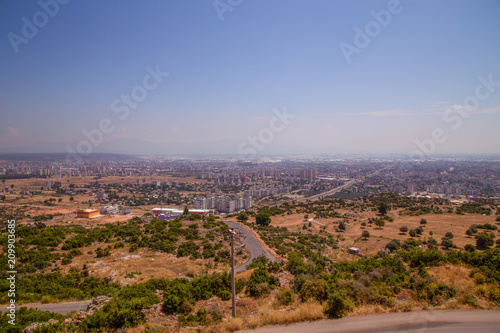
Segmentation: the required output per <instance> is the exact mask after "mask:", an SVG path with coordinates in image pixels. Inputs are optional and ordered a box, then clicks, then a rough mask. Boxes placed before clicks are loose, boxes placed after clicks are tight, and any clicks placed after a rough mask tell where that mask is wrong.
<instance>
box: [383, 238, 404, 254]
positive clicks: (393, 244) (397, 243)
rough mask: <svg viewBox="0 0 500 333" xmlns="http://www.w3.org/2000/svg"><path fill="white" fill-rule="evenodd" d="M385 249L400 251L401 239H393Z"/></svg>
mask: <svg viewBox="0 0 500 333" xmlns="http://www.w3.org/2000/svg"><path fill="white" fill-rule="evenodd" d="M385 248H386V249H389V250H391V251H396V250H399V249H400V248H401V242H400V241H399V239H393V240H391V241H390V242H389V243H387V245H386V246H385Z"/></svg>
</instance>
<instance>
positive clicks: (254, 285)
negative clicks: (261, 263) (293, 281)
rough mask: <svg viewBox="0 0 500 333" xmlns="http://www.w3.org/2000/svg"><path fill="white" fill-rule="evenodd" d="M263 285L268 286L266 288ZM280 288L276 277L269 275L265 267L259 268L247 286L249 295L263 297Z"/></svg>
mask: <svg viewBox="0 0 500 333" xmlns="http://www.w3.org/2000/svg"><path fill="white" fill-rule="evenodd" d="M262 284H264V285H266V287H264V286H263V285H262ZM277 286H278V280H277V279H276V278H275V277H274V276H270V275H268V274H267V270H266V269H265V268H263V267H259V268H257V269H256V270H255V271H254V272H253V273H252V275H250V278H249V279H248V284H247V293H248V294H250V295H251V296H262V295H263V293H266V292H267V291H269V290H271V289H274V288H276V287H277Z"/></svg>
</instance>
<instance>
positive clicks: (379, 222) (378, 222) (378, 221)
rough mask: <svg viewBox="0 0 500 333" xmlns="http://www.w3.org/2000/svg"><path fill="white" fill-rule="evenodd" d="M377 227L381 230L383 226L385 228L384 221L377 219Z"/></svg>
mask: <svg viewBox="0 0 500 333" xmlns="http://www.w3.org/2000/svg"><path fill="white" fill-rule="evenodd" d="M374 222H375V225H376V226H377V227H379V228H382V227H383V226H385V221H384V220H383V219H375V221H374Z"/></svg>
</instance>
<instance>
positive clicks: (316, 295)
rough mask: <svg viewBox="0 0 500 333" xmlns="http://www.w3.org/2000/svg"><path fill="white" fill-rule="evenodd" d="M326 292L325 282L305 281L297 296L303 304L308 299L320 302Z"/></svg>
mask: <svg viewBox="0 0 500 333" xmlns="http://www.w3.org/2000/svg"><path fill="white" fill-rule="evenodd" d="M326 291H327V284H326V281H325V280H323V279H317V280H313V281H306V282H305V283H304V284H302V286H301V288H300V291H299V296H300V298H301V300H302V301H303V302H304V301H307V300H309V299H314V300H317V301H319V302H322V301H324V300H325V299H326V296H327V293H326Z"/></svg>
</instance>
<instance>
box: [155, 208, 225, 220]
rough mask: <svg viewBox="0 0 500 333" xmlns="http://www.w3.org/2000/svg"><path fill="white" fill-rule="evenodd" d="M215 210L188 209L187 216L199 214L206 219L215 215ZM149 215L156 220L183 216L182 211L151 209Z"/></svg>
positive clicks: (176, 209) (175, 209)
mask: <svg viewBox="0 0 500 333" xmlns="http://www.w3.org/2000/svg"><path fill="white" fill-rule="evenodd" d="M215 213H216V212H215V210H213V209H189V210H188V214H190V215H191V214H199V215H201V216H204V217H207V216H211V215H215ZM151 214H152V215H153V216H155V217H156V218H158V219H159V220H162V221H165V220H173V219H176V218H178V217H179V216H181V215H182V214H184V210H183V209H178V208H168V207H165V208H163V207H161V208H153V209H152V210H151Z"/></svg>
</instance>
